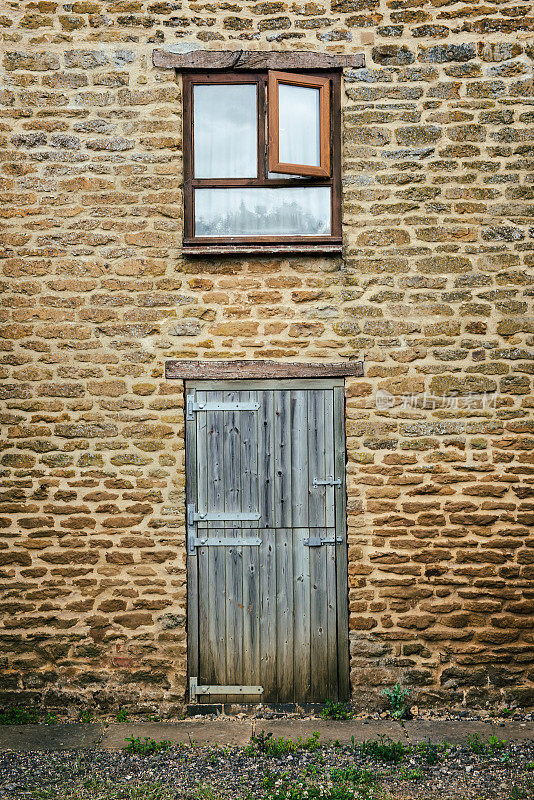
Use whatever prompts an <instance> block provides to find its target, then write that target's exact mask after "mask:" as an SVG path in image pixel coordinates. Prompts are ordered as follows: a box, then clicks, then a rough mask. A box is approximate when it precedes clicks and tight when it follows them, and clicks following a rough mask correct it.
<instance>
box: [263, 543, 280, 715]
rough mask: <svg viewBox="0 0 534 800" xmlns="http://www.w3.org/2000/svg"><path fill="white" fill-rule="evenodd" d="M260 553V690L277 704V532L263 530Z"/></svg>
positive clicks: (265, 696) (265, 698)
mask: <svg viewBox="0 0 534 800" xmlns="http://www.w3.org/2000/svg"><path fill="white" fill-rule="evenodd" d="M259 535H260V536H261V538H262V543H261V545H260V553H259V561H260V564H259V570H260V620H259V625H260V683H259V685H260V686H263V690H264V691H263V697H262V699H263V700H264V701H270V702H277V701H278V693H277V686H278V683H277V677H276V674H277V635H276V608H277V602H276V531H275V529H274V528H262V529H260V531H259Z"/></svg>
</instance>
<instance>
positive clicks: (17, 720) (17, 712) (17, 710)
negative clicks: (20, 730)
mask: <svg viewBox="0 0 534 800" xmlns="http://www.w3.org/2000/svg"><path fill="white" fill-rule="evenodd" d="M36 722H39V717H38V715H37V709H36V708H30V709H27V708H22V706H12V707H11V708H7V709H6V710H5V711H0V725H33V724H35V723H36Z"/></svg>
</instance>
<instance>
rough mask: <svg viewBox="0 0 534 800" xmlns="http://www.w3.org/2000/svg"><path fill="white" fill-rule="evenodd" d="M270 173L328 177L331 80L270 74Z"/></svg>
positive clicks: (288, 74)
mask: <svg viewBox="0 0 534 800" xmlns="http://www.w3.org/2000/svg"><path fill="white" fill-rule="evenodd" d="M268 104H269V169H270V170H271V172H284V173H289V174H290V175H311V176H320V177H322V178H327V177H329V175H330V79H329V78H318V77H317V78H314V77H310V76H309V75H293V74H291V73H289V72H274V71H273V72H269V94H268Z"/></svg>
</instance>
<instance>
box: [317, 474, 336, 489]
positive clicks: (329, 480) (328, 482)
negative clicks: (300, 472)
mask: <svg viewBox="0 0 534 800" xmlns="http://www.w3.org/2000/svg"><path fill="white" fill-rule="evenodd" d="M318 486H341V478H334V476H333V475H329V477H328V478H326V479H325V480H320V479H319V478H314V479H313V488H314V489H317V487H318Z"/></svg>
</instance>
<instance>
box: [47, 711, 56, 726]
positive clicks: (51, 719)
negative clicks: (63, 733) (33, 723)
mask: <svg viewBox="0 0 534 800" xmlns="http://www.w3.org/2000/svg"><path fill="white" fill-rule="evenodd" d="M43 722H44V723H45V725H57V723H58V718H57V714H54V712H53V711H47V713H46V715H45V718H44V720H43Z"/></svg>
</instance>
